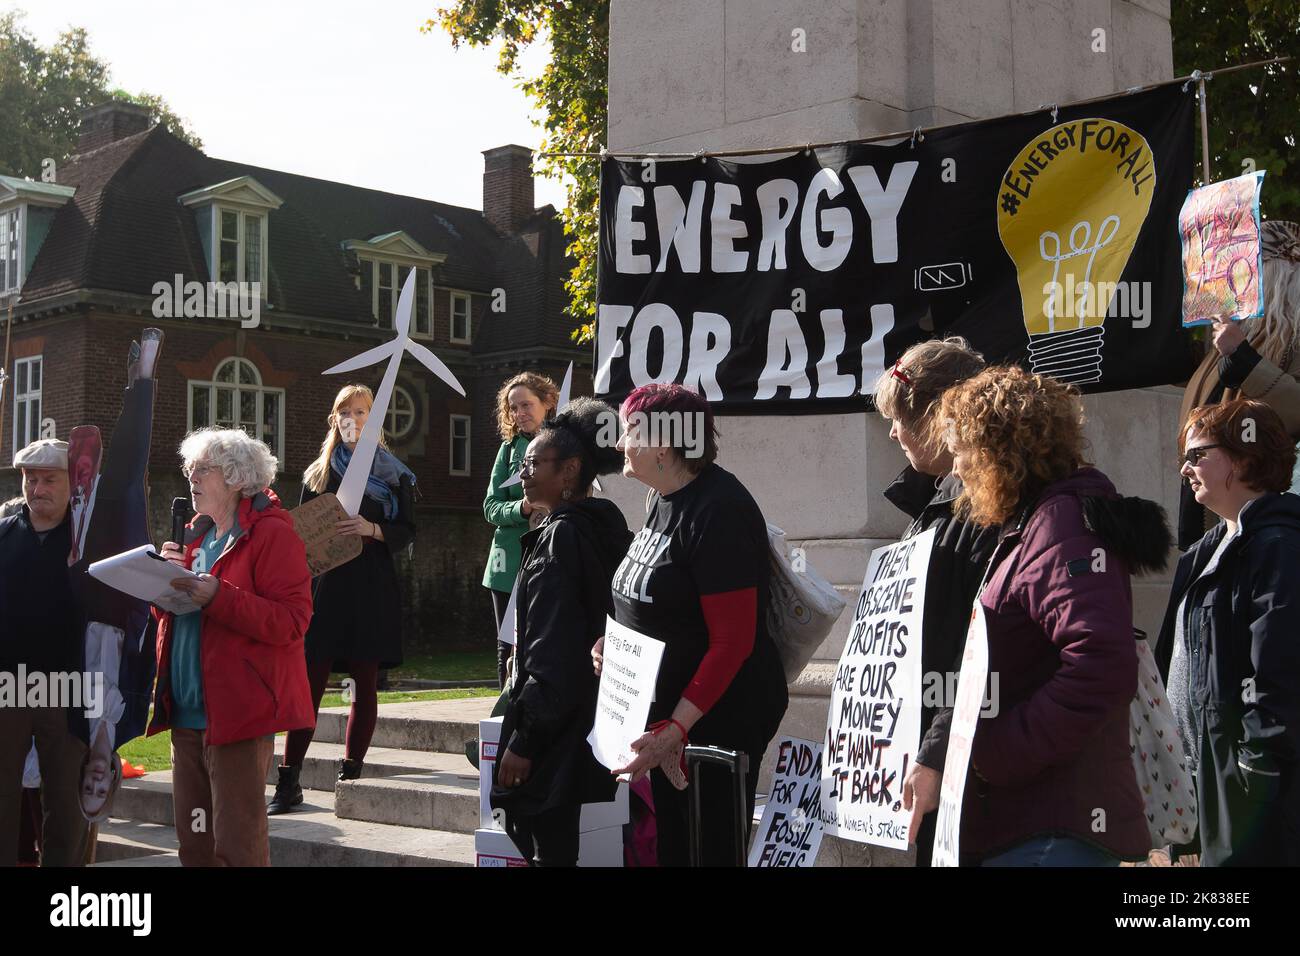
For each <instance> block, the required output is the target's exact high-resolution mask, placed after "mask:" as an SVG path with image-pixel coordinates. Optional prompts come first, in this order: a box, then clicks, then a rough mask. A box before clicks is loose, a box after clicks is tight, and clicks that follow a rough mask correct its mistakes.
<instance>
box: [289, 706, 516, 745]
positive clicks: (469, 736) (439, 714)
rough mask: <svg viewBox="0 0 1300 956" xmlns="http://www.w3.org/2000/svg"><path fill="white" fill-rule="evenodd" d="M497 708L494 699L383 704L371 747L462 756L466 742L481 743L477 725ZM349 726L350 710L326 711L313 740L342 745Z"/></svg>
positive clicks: (338, 708) (334, 709)
mask: <svg viewBox="0 0 1300 956" xmlns="http://www.w3.org/2000/svg"><path fill="white" fill-rule="evenodd" d="M495 704H496V698H495V697H466V698H463V699H460V700H438V701H411V702H407V703H401V704H383V705H382V706H380V708H379V721H378V723H377V724H376V726H375V736H374V738H373V739H372V740H371V745H372V746H374V747H387V748H391V749H394V750H423V751H428V752H432V753H448V754H463V753H464V752H465V744H466V742H467V741H471V740H474V741H476V740H478V722H479V721H480V720H482V719H483V718H485V717H487V716H489V715H490V714H491V713H492V708H493V706H495ZM347 724H348V708H347V707H327V708H325V709H323V710H321V712H320V715H319V717H318V718H317V720H316V735H315V737H314V738H313V739H314V740H316V741H318V742H320V743H332V744H341V743H343V742H344V740H345V739H346V734H347Z"/></svg>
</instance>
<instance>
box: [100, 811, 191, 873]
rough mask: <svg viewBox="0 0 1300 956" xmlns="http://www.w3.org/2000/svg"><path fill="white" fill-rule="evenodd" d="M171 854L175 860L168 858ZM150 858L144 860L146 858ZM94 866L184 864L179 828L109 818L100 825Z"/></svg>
mask: <svg viewBox="0 0 1300 956" xmlns="http://www.w3.org/2000/svg"><path fill="white" fill-rule="evenodd" d="M168 856H170V857H171V859H170V860H168V859H164V857H168ZM145 860H150V861H151V862H148V863H144V862H142V861H145ZM93 865H94V866H128V865H141V866H145V865H147V866H180V858H179V857H178V856H177V855H176V831H175V830H174V829H173V828H172V827H169V826H163V825H162V824H158V823H142V822H140V821H137V820H121V819H116V818H113V819H109V820H106V821H105V822H103V823H101V824H100V825H99V838H98V840H97V841H96V843H95V862H94V864H93Z"/></svg>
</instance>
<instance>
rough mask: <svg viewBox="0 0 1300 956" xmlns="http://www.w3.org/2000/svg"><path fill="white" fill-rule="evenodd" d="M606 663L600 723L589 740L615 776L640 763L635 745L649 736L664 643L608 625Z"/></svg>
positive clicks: (602, 674) (610, 621)
mask: <svg viewBox="0 0 1300 956" xmlns="http://www.w3.org/2000/svg"><path fill="white" fill-rule="evenodd" d="M603 656H604V659H605V663H604V665H603V666H602V668H601V672H600V692H599V694H598V696H597V698H596V722H595V724H594V725H593V726H592V728H591V733H590V734H588V735H587V742H588V743H590V744H591V752H592V753H593V754H595V756H596V759H597V760H599V761H600V763H601V764H602V765H604V766H606V767H608V768H609V769H610V770H616V769H618V768H619V767H625V766H627V765H628V764H630V763H631V762H632V761H633V760H634V759H635V758H636V753H635V752H634V751H633V750H632V742H633V741H634V740H636V739H637V738H638V737H640V736H641V735H642V734H644V733H645V728H646V723H647V721H648V720H649V718H650V702H651V701H652V700H653V699H654V693H655V680H656V679H657V678H658V676H659V662H660V661H661V660H663V656H664V642H663V641H656V640H655V639H654V638H653V637H647V636H646V635H644V634H641V633H638V632H637V631H634V630H632V629H631V628H630V627H624V626H623V625H622V624H619V623H618V622H617V621H615V620H614V619H613V618H612V617H608V618H606V619H605V650H604V655H603Z"/></svg>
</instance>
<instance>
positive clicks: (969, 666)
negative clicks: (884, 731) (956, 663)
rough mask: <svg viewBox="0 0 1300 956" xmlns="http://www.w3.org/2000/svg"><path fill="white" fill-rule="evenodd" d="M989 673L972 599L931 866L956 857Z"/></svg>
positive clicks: (979, 614)
mask: <svg viewBox="0 0 1300 956" xmlns="http://www.w3.org/2000/svg"><path fill="white" fill-rule="evenodd" d="M988 676H989V637H988V629H987V627H986V625H985V621H984V608H983V607H981V606H980V602H979V600H978V599H976V601H975V603H974V605H973V606H972V607H971V619H970V628H969V629H968V630H967V631H966V649H965V650H964V651H962V655H961V675H960V676H959V677H958V678H957V701H956V705H955V707H954V708H953V714H952V727H951V729H950V730H949V733H948V753H947V755H946V756H945V758H944V762H943V783H942V784H940V786H939V818H938V820H937V821H936V825H935V834H934V855H933V856H932V857H931V858H930V865H931V866H957V865H958V860H959V859H960V855H959V854H960V849H959V846H958V836H959V835H960V833H961V802H962V798H963V797H964V796H965V794H966V771H967V768H968V767H969V766H970V752H971V744H972V743H974V741H975V727H976V724H977V723H978V721H979V717H980V710H981V708H982V706H983V700H984V683H985V681H987V680H988Z"/></svg>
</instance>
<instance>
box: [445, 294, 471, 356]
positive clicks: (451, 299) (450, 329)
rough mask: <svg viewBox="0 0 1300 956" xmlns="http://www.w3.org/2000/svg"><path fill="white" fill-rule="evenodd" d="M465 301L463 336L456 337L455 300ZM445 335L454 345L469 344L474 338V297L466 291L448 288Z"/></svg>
mask: <svg viewBox="0 0 1300 956" xmlns="http://www.w3.org/2000/svg"><path fill="white" fill-rule="evenodd" d="M457 300H460V301H463V302H464V303H465V337H464V338H457V337H456V302H457ZM447 337H448V338H449V339H450V340H451V341H452V342H453V343H454V344H456V345H470V344H472V342H473V340H474V297H473V296H471V295H470V294H469V293H468V292H460V291H458V290H455V289H452V290H448V299H447Z"/></svg>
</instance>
